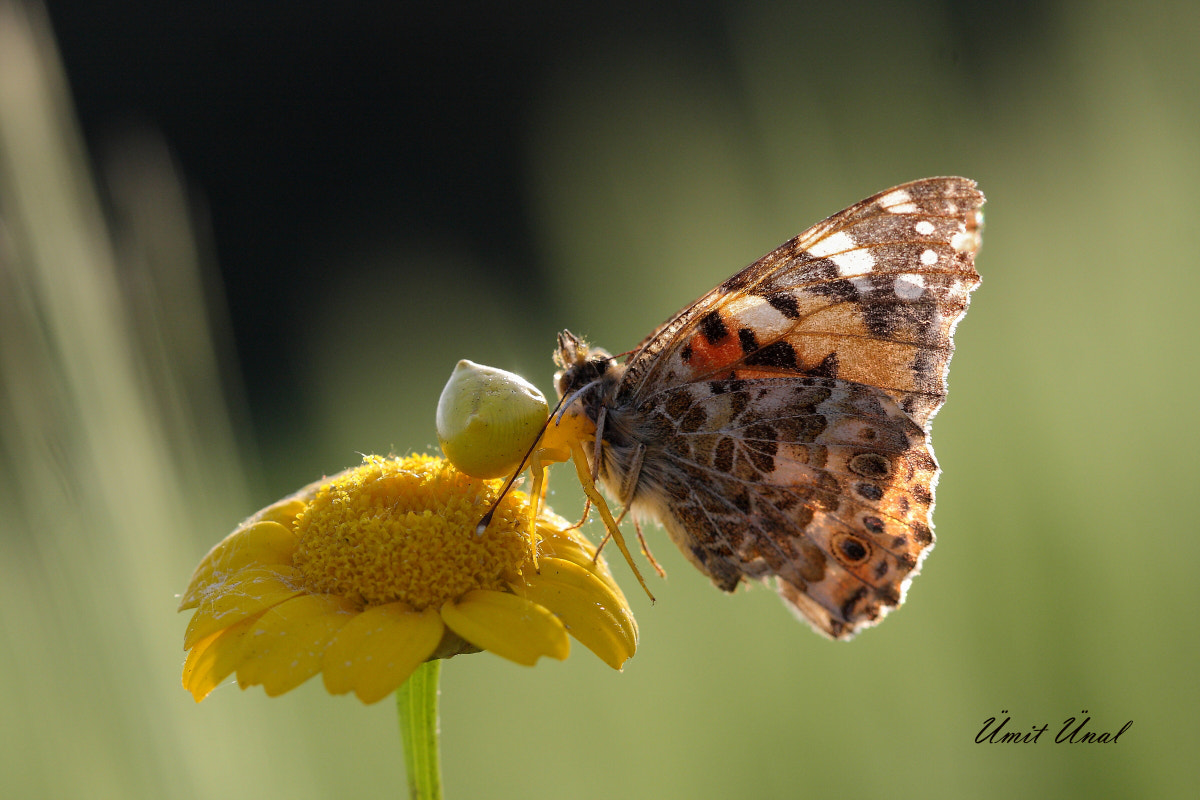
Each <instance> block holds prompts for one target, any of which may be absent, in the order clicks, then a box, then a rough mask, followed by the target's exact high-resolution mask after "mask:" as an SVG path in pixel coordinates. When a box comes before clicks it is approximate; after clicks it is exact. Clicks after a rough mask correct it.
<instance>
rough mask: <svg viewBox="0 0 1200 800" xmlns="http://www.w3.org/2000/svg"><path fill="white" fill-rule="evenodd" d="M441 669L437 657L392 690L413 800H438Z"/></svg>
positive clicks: (439, 786)
mask: <svg viewBox="0 0 1200 800" xmlns="http://www.w3.org/2000/svg"><path fill="white" fill-rule="evenodd" d="M441 670H442V660H441V659H440V658H435V659H433V660H432V661H426V662H425V663H424V664H422V665H421V666H420V667H418V668H417V671H416V672H414V673H413V674H412V677H410V678H409V679H408V680H407V681H406V682H405V683H404V685H403V686H401V687H400V688H399V689H397V690H396V710H397V712H398V713H399V715H400V738H401V739H403V740H404V768H405V770H406V771H407V773H408V796H409V797H410V798H413V800H441V799H442V757H441V753H440V751H439V750H438V676H439V675H440V674H441Z"/></svg>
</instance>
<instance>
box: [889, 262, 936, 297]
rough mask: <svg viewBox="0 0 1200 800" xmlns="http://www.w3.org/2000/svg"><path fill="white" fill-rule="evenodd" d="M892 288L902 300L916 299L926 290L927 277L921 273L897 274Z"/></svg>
mask: <svg viewBox="0 0 1200 800" xmlns="http://www.w3.org/2000/svg"><path fill="white" fill-rule="evenodd" d="M926 252H928V251H926ZM892 290H893V291H894V292H895V293H896V297H899V298H900V299H901V300H916V299H917V298H918V297H920V296H921V295H922V294H924V292H925V278H923V277H922V276H920V275H897V276H896V280H895V281H893V282H892Z"/></svg>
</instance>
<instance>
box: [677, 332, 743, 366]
mask: <svg viewBox="0 0 1200 800" xmlns="http://www.w3.org/2000/svg"><path fill="white" fill-rule="evenodd" d="M690 346H691V348H692V357H691V358H689V359H688V360H687V365H688V366H689V367H691V368H692V369H693V370H695V371H696V373H697V374H701V375H702V374H705V373H708V372H716V371H718V370H720V369H721V368H722V367H727V366H729V365H731V364H735V363H737V361H738V359H740V358H741V357H742V356H743V355H744V353H743V351H742V345H741V343H739V342H738V340H737V339H735V338H734V337H733V336H730V335H729V334H726V335H725V336H724V337H723V338H721V339H720V340H718V342H717V343H716V344H709V343H708V340H706V339H705V338H704V337H703V336H696V337H693V339H692V341H691V343H690Z"/></svg>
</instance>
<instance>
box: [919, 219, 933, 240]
mask: <svg viewBox="0 0 1200 800" xmlns="http://www.w3.org/2000/svg"><path fill="white" fill-rule="evenodd" d="M914 227H915V228H916V230H917V233H919V234H921V235H922V236H928V235H929V234H931V233H933V231H934V227H933V223H932V222H930V221H929V220H927V219H923V220H921V221H920V222H918V223H917V224H916V225H915V226H914Z"/></svg>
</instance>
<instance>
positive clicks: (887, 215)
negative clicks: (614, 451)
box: [624, 178, 983, 425]
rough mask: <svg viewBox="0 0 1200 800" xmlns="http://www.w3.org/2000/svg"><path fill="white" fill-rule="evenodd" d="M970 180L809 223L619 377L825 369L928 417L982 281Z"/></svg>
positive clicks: (925, 186) (652, 379) (903, 189)
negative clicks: (954, 342)
mask: <svg viewBox="0 0 1200 800" xmlns="http://www.w3.org/2000/svg"><path fill="white" fill-rule="evenodd" d="M974 187H975V184H974V182H972V181H969V180H966V179H963V178H928V179H926V180H922V181H915V182H913V183H909V184H905V185H903V186H899V187H896V188H894V189H889V190H888V191H886V192H880V193H879V194H877V195H875V196H874V197H871V198H868V199H866V200H863V201H862V202H860V203H857V204H855V205H853V206H851V207H850V208H848V209H846V210H845V211H842V212H840V213H838V214H835V215H834V216H832V217H830V218H829V219H827V220H825V221H824V222H821V223H819V224H817V225H815V226H814V227H813V228H810V229H809V230H808V231H806V232H804V233H802V234H800V235H799V236H797V237H796V238H794V239H792V240H791V241H789V242H787V243H786V244H784V245H782V246H780V247H778V248H777V249H775V250H774V251H772V252H771V253H768V254H767V255H765V256H763V257H762V258H760V259H759V260H758V261H756V262H754V263H753V264H751V265H750V266H748V267H747V268H746V269H744V270H742V271H741V272H740V273H738V274H737V275H735V276H733V277H732V278H730V279H729V280H727V281H725V283H723V284H722V285H721V286H719V287H717V288H716V289H714V290H713V291H712V292H709V293H708V294H707V295H705V296H704V297H702V298H701V299H700V300H699V301H697V302H696V303H694V304H693V305H691V306H689V307H688V308H687V309H685V310H684V311H683V312H681V313H680V314H679V315H678V316H677V317H676V318H675V319H674V320H672V321H671V322H670V323H668V324H667V325H666V326H664V327H663V328H662V329H660V330H659V331H658V333H657V334H656V335H655V336H654V337H653V338H652V339H650V340H648V341H647V342H646V343H644V344H643V346H642V347H641V348H640V349H639V350H638V351H637V352H636V353H635V354H634V356H633V358H632V359H631V360H630V363H629V365H628V370H627V372H626V376H625V384H624V390H625V391H626V392H629V393H630V394H632V395H633V396H635V397H644V396H646V395H648V394H649V393H652V392H655V391H660V390H661V389H662V388H663V387H666V386H672V385H674V384H676V383H679V382H686V381H692V380H708V379H711V378H716V377H728V376H730V375H743V376H747V377H750V376H762V375H794V374H804V375H821V376H825V377H837V378H842V379H844V380H851V381H855V382H857V383H865V384H869V385H871V386H875V387H877V388H880V389H882V390H884V391H885V392H887V393H888V394H889V395H891V396H892V397H893V398H894V399H895V400H896V401H897V402H898V403H900V404H901V406H902V407H903V408H904V409H905V410H906V411H907V412H908V413H909V414H910V415H911V416H912V417H913V418H914V419H915V420H917V422H918V423H919V424H922V425H924V424H925V423H926V422H927V421H928V420H929V418H931V417H932V416H933V414H934V413H935V412H936V411H937V408H938V407H939V406H940V405H941V403H942V401H943V400H944V398H945V395H946V380H945V373H946V367H947V365H948V363H949V359H950V353H951V352H952V349H953V346H952V344H951V335H952V333H953V330H954V326H955V325H956V324H957V322H958V320H959V319H961V317H962V315H963V314H964V313H966V309H967V303H968V298H969V295H970V292H971V291H972V290H973V289H974V288H975V287H976V286H978V284H979V274H978V273H977V272H976V271H975V267H974V257H975V252H976V250H977V249H978V243H979V227H980V215H979V208H980V206H981V205H982V202H983V195H982V194H980V193H979V192H978V191H977V190H976V189H975V188H974Z"/></svg>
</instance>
